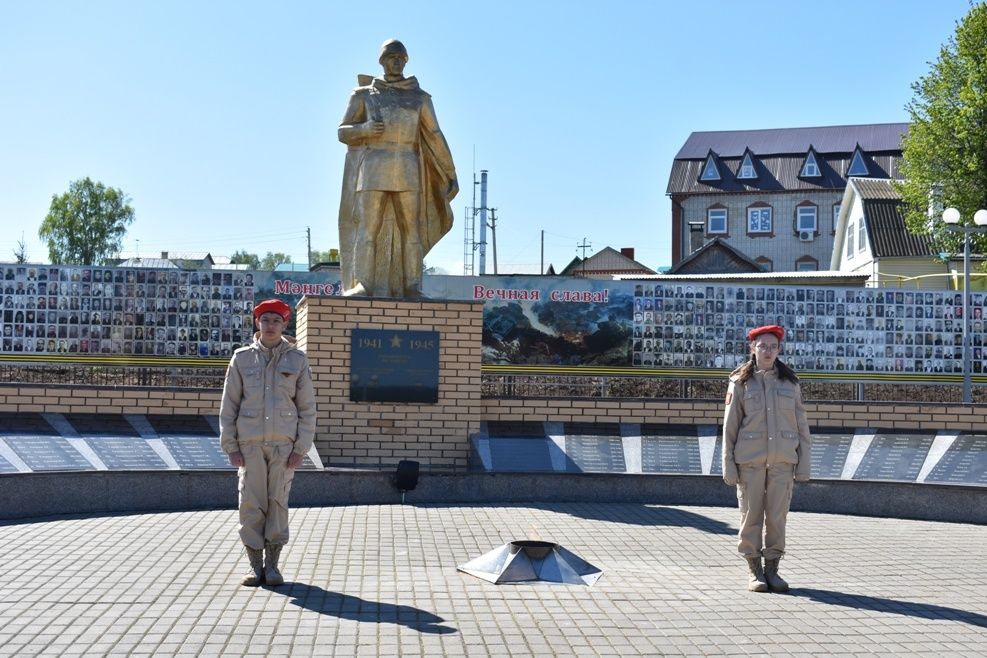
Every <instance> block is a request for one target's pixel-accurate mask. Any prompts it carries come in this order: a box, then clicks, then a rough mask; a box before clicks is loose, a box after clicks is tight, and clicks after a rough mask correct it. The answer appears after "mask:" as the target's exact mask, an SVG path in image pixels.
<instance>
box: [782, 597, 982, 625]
mask: <svg viewBox="0 0 987 658" xmlns="http://www.w3.org/2000/svg"><path fill="white" fill-rule="evenodd" d="M788 594H789V596H800V597H803V598H807V599H811V600H813V601H819V602H820V603H829V604H830V605H840V606H843V607H845V608H857V609H859V610H874V611H875V612H887V613H891V614H895V615H905V616H908V617H919V618H921V619H941V620H945V621H956V622H960V623H963V624H969V625H971V626H979V627H981V628H987V615H982V614H980V613H978V612H969V611H968V610H960V609H958V608H947V607H946V606H941V605H933V604H931V603H913V602H911V601H899V600H898V599H886V598H882V597H879V596H866V595H863V594H850V593H847V592H832V591H829V590H825V589H811V588H804V587H799V588H794V587H793V588H792V589H791V590H789V591H788Z"/></svg>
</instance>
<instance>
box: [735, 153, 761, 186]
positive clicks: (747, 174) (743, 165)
mask: <svg viewBox="0 0 987 658" xmlns="http://www.w3.org/2000/svg"><path fill="white" fill-rule="evenodd" d="M752 178H757V168H756V167H755V166H754V160H753V158H751V154H750V153H749V152H748V153H745V154H744V159H743V160H742V161H741V162H740V168H738V169H737V179H738V180H745V179H747V180H749V179H752Z"/></svg>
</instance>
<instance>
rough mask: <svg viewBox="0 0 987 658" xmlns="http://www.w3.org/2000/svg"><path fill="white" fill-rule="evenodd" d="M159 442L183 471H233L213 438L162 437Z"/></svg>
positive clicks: (216, 440) (215, 438) (217, 438)
mask: <svg viewBox="0 0 987 658" xmlns="http://www.w3.org/2000/svg"><path fill="white" fill-rule="evenodd" d="M160 438H161V441H162V442H163V443H164V444H165V446H166V447H167V448H168V451H169V452H170V453H171V455H172V456H173V457H174V458H175V462H176V463H177V464H178V467H179V468H180V469H183V470H202V469H206V470H216V469H219V470H235V469H234V468H233V467H232V466H230V460H229V458H228V457H227V456H226V453H225V452H223V451H222V450H221V449H220V447H219V437H215V436H162V437H160Z"/></svg>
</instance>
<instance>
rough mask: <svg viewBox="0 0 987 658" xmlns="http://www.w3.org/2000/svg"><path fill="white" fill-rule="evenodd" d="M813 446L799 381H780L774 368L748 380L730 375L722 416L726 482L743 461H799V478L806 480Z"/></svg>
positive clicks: (762, 462)
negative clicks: (794, 382) (744, 380)
mask: <svg viewBox="0 0 987 658" xmlns="http://www.w3.org/2000/svg"><path fill="white" fill-rule="evenodd" d="M811 450H812V440H811V438H810V436H809V421H808V418H807V416H806V413H805V406H804V405H803V404H802V390H801V389H800V388H799V385H798V384H793V383H792V382H789V381H785V380H780V379H778V376H777V374H776V371H775V369H774V368H772V369H771V370H769V371H767V372H764V371H758V372H756V373H755V374H754V375H753V376H752V377H751V378H750V379H748V380H747V381H746V382H740V381H738V376H737V375H736V374H734V375H732V376H731V377H730V386H729V388H728V389H727V397H726V412H725V414H724V418H723V478H724V479H725V480H727V481H736V480H737V466H738V465H739V464H795V479H796V480H802V481H804V480H808V479H809V475H810V473H811Z"/></svg>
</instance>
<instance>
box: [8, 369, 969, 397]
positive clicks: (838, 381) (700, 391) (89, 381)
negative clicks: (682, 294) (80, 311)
mask: <svg viewBox="0 0 987 658" xmlns="http://www.w3.org/2000/svg"><path fill="white" fill-rule="evenodd" d="M224 375H225V368H220V367H217V366H216V365H215V364H213V365H209V366H199V367H195V366H187V365H183V366H160V365H155V366H133V365H91V364H86V365H69V364H61V363H55V364H46V363H29V364H18V363H0V384H7V385H25V384H26V385H44V386H111V387H134V388H169V389H174V388H182V389H215V390H218V389H222V387H223V378H224ZM975 383H976V382H975ZM480 390H481V395H482V396H483V397H486V398H519V397H528V398H531V397H539V398H560V397H565V398H587V399H600V398H615V399H619V398H639V399H641V398H643V399H678V400H683V399H684V400H722V399H723V396H724V394H725V392H726V375H725V374H723V375H722V376H718V377H715V378H711V377H710V376H709V375H707V376H706V377H703V378H697V377H695V376H674V375H672V374H668V373H666V374H662V375H655V376H620V375H598V374H587V375H581V374H578V373H574V374H566V375H553V374H543V373H533V374H506V373H497V372H494V373H489V372H484V373H483V374H482V378H481V389H480ZM802 393H803V397H804V398H805V399H806V400H808V401H857V402H862V401H900V402H923V403H944V402H962V399H963V395H962V386H961V385H960V383H959V382H957V383H952V382H948V381H947V382H943V381H941V380H940V381H936V380H933V379H931V378H930V379H929V380H927V381H916V380H914V379H910V380H901V381H892V380H883V381H867V380H860V381H847V380H846V378H845V376H844V377H840V376H838V375H836V374H834V375H833V376H832V377H831V378H827V377H824V376H820V375H819V373H810V374H809V376H807V377H805V378H804V379H803V380H802ZM973 401H974V403H987V388H985V387H983V386H975V387H974V389H973Z"/></svg>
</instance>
